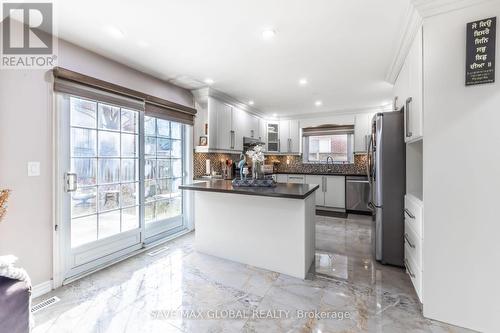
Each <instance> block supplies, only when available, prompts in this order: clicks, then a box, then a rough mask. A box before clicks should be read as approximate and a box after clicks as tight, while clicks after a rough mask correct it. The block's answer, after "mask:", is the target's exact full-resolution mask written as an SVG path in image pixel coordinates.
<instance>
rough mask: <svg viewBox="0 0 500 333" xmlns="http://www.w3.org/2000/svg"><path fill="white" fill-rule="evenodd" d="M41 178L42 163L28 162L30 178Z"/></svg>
mask: <svg viewBox="0 0 500 333" xmlns="http://www.w3.org/2000/svg"><path fill="white" fill-rule="evenodd" d="M38 176H40V162H28V177H38Z"/></svg>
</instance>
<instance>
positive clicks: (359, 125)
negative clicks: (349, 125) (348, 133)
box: [354, 113, 373, 153]
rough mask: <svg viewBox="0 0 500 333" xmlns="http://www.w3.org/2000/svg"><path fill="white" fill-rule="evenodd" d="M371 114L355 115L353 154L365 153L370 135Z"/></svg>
mask: <svg viewBox="0 0 500 333" xmlns="http://www.w3.org/2000/svg"><path fill="white" fill-rule="evenodd" d="M372 118H373V113H364V114H358V115H356V121H355V123H354V153H366V152H367V150H368V142H369V140H370V134H371V120H372Z"/></svg>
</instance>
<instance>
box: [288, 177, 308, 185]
mask: <svg viewBox="0 0 500 333" xmlns="http://www.w3.org/2000/svg"><path fill="white" fill-rule="evenodd" d="M305 178H306V176H305V175H288V183H290V184H305V183H306V179H305Z"/></svg>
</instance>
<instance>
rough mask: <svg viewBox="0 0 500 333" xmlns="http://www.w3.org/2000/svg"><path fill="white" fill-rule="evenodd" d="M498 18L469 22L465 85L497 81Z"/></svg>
mask: <svg viewBox="0 0 500 333" xmlns="http://www.w3.org/2000/svg"><path fill="white" fill-rule="evenodd" d="M496 28H497V18H496V17H490V18H486V19H484V20H479V21H474V22H470V23H467V46H466V52H467V54H466V61H465V85H466V86H470V85H476V84H483V83H493V82H495V47H496Z"/></svg>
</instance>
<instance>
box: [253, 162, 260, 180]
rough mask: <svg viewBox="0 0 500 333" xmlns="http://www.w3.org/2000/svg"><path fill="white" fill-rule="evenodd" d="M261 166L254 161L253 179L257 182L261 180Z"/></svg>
mask: <svg viewBox="0 0 500 333" xmlns="http://www.w3.org/2000/svg"><path fill="white" fill-rule="evenodd" d="M261 174H262V172H261V164H260V162H257V161H252V178H253V179H255V180H257V179H260V178H261Z"/></svg>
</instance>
